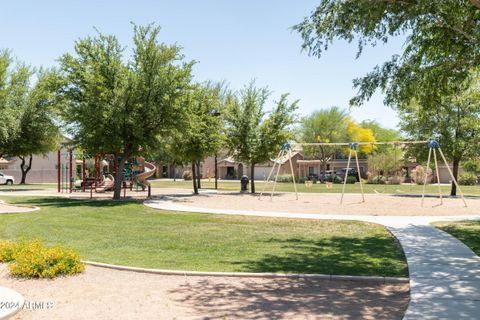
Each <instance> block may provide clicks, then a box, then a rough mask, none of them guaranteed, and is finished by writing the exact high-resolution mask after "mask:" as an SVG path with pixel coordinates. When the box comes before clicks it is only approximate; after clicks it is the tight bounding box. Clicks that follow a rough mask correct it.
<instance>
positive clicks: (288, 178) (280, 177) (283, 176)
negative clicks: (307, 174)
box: [277, 174, 293, 182]
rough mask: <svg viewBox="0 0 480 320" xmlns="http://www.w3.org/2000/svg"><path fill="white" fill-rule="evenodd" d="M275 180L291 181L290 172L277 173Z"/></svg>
mask: <svg viewBox="0 0 480 320" xmlns="http://www.w3.org/2000/svg"><path fill="white" fill-rule="evenodd" d="M277 182H293V177H292V175H290V174H284V175H279V176H278V177H277Z"/></svg>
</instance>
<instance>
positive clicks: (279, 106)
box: [226, 81, 298, 193]
mask: <svg viewBox="0 0 480 320" xmlns="http://www.w3.org/2000/svg"><path fill="white" fill-rule="evenodd" d="M269 96H270V92H269V91H268V89H267V88H257V87H256V86H255V83H254V82H253V81H252V82H250V84H249V85H248V86H245V87H244V88H243V89H242V90H241V91H240V92H239V93H238V94H235V95H230V97H229V99H228V111H227V114H226V121H227V144H228V148H229V150H230V153H231V154H232V155H234V156H235V158H236V159H238V160H240V161H242V162H245V163H248V165H249V166H250V178H251V179H250V180H251V183H250V191H251V192H252V193H255V179H254V178H255V165H256V164H260V163H264V162H267V161H270V160H271V159H272V158H273V157H275V155H276V153H277V152H278V151H279V150H280V146H281V145H282V144H283V143H286V142H288V141H289V140H290V139H291V138H293V134H292V132H291V131H290V130H289V128H290V126H291V125H292V124H293V123H294V122H295V115H294V112H295V110H296V109H297V105H298V101H294V102H293V103H289V102H288V94H283V95H281V96H280V99H279V100H278V101H277V102H276V103H275V107H274V108H273V110H272V111H271V112H269V113H267V112H265V111H264V107H265V104H266V102H267V99H268V97H269Z"/></svg>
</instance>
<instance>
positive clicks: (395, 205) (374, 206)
mask: <svg viewBox="0 0 480 320" xmlns="http://www.w3.org/2000/svg"><path fill="white" fill-rule="evenodd" d="M340 197H341V194H305V193H303V194H299V195H298V200H296V199H295V194H293V193H283V194H275V195H274V197H273V199H272V201H270V195H269V194H267V195H264V196H262V198H261V199H260V200H259V198H258V196H253V195H250V194H240V193H230V194H217V195H201V196H196V197H179V198H177V199H176V201H179V202H181V203H184V204H186V205H189V206H193V207H200V208H215V209H231V210H253V211H274V212H295V213H319V214H332V215H335V214H337V215H338V214H342V215H386V216H445V215H478V212H480V199H477V198H475V199H473V198H469V199H466V201H467V205H468V207H467V208H465V207H464V206H463V202H462V200H461V199H460V198H458V199H456V198H445V199H444V200H443V203H444V204H443V205H442V206H436V205H437V204H438V203H439V202H440V200H439V199H438V198H432V197H427V198H425V203H424V206H423V207H421V197H412V196H398V195H396V196H394V195H384V194H366V195H365V202H364V203H361V200H362V198H361V195H359V194H345V196H344V202H343V205H340Z"/></svg>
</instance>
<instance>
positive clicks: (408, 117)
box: [399, 73, 480, 196]
mask: <svg viewBox="0 0 480 320" xmlns="http://www.w3.org/2000/svg"><path fill="white" fill-rule="evenodd" d="M466 85H467V89H464V90H461V91H460V92H459V94H458V95H456V96H453V97H446V98H444V99H442V101H441V102H440V103H439V104H438V105H437V108H436V109H435V110H433V109H426V108H422V106H420V105H419V104H418V103H416V102H415V101H412V103H411V104H409V105H402V106H401V108H399V109H400V112H401V113H400V115H401V119H402V120H401V123H400V126H401V129H402V130H403V131H404V132H406V133H407V134H408V136H409V137H411V138H413V139H419V140H424V139H428V138H430V137H432V136H433V137H434V138H435V139H437V140H438V141H439V143H440V146H441V148H442V150H443V151H444V153H445V155H446V157H447V159H448V160H450V161H452V166H453V170H452V171H453V175H454V177H455V179H457V178H458V169H459V166H460V162H461V161H462V160H469V159H473V158H476V157H478V156H479V155H480V152H479V150H478V147H477V146H478V144H479V143H480V135H479V132H480V76H479V73H471V74H470V78H469V79H467V82H466ZM419 148H422V149H423V150H422V151H423V152H422V151H420V150H419ZM410 152H411V153H412V152H415V154H416V155H417V158H420V159H423V160H425V159H426V152H427V148H426V146H425V145H421V146H420V147H417V148H412V150H410ZM456 191H457V189H456V186H455V184H454V183H453V182H452V186H451V190H450V194H451V195H452V196H453V195H456Z"/></svg>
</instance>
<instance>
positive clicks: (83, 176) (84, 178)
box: [82, 155, 87, 192]
mask: <svg viewBox="0 0 480 320" xmlns="http://www.w3.org/2000/svg"><path fill="white" fill-rule="evenodd" d="M82 158H83V160H82V184H83V187H82V191H83V192H85V184H86V182H87V181H86V177H87V174H86V172H85V155H83V156H82Z"/></svg>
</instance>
